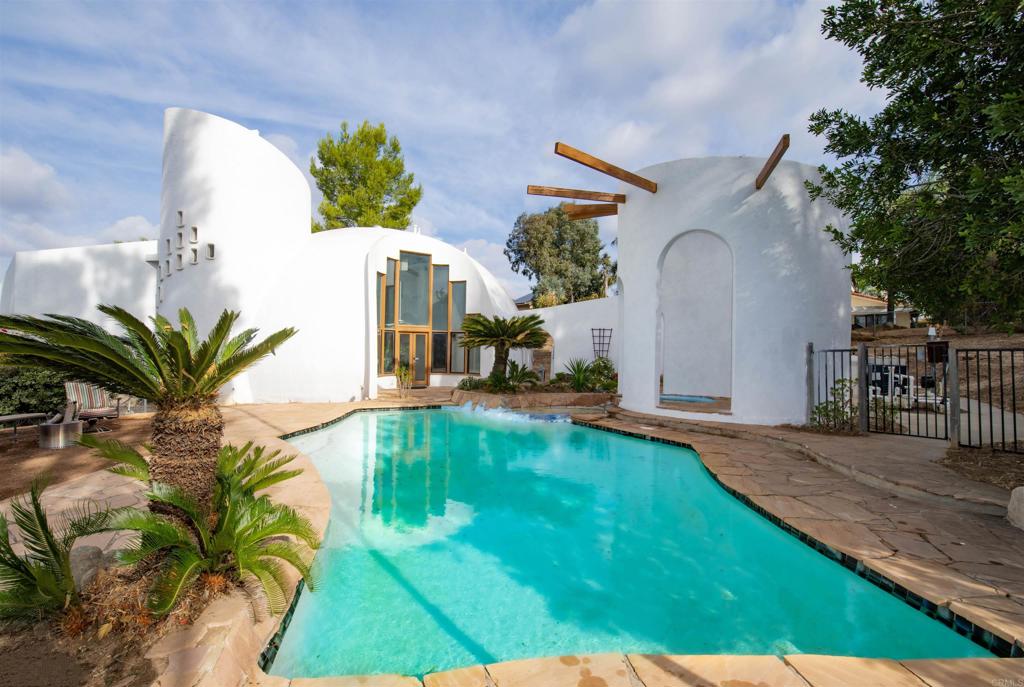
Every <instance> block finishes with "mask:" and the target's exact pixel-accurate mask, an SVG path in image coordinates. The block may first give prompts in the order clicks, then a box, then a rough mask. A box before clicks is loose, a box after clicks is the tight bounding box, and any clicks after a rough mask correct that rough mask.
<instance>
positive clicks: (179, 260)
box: [174, 253, 185, 270]
mask: <svg viewBox="0 0 1024 687" xmlns="http://www.w3.org/2000/svg"><path fill="white" fill-rule="evenodd" d="M174 257H175V265H176V266H177V268H178V269H179V270H180V269H182V268H184V267H185V261H184V260H183V259H182V257H181V253H178V254H177V255H175V256H174Z"/></svg>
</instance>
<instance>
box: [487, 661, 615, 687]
mask: <svg viewBox="0 0 1024 687" xmlns="http://www.w3.org/2000/svg"><path fill="white" fill-rule="evenodd" d="M487 673H488V674H489V675H490V676H491V679H492V680H493V682H494V685H495V687H533V686H534V685H544V686H545V687H634V685H633V684H632V683H631V682H630V676H629V669H628V667H627V663H626V658H625V656H623V655H622V654H595V655H591V656H557V657H552V658H528V659H525V660H522V661H506V662H504V663H493V664H490V665H488V666H487Z"/></svg>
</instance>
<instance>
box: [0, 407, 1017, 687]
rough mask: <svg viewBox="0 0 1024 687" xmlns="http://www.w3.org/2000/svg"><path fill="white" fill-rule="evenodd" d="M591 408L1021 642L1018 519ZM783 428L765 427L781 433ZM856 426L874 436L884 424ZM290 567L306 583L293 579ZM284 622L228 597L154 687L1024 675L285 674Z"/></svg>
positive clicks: (722, 671) (938, 679)
mask: <svg viewBox="0 0 1024 687" xmlns="http://www.w3.org/2000/svg"><path fill="white" fill-rule="evenodd" d="M437 400H440V399H434V398H430V399H420V398H415V397H414V398H410V399H408V400H405V401H398V400H391V399H384V400H378V401H374V402H359V403H331V404H279V405H256V406H227V407H224V408H223V413H224V418H225V438H226V440H227V441H230V442H234V443H242V442H244V441H247V440H250V439H251V440H254V441H255V442H256V443H258V444H265V445H267V446H268V447H271V448H280V449H282V450H283V451H286V452H289V453H297V451H296V450H295V448H294V447H293V446H291V445H290V444H288V443H287V442H286V441H284V440H282V439H280V438H279V437H281V436H282V435H287V434H290V433H294V432H297V431H300V430H303V429H307V428H310V427H317V426H320V425H322V424H325V423H328V422H330V421H332V420H335V419H337V418H339V417H342V416H345V415H347V414H349V413H351V412H355V411H358V410H364V409H378V408H380V409H385V408H399V407H415V406H422V405H424V404H431V405H432V404H434V403H435V402H436V401H437ZM578 417H579V418H580V419H581V420H584V421H586V422H589V423H592V424H595V425H598V426H600V427H601V428H603V429H609V430H613V431H622V432H624V433H630V434H642V435H645V436H648V437H650V438H653V439H656V440H657V439H660V440H666V441H670V442H676V443H684V444H689V445H691V446H693V447H694V448H695V449H696V450H697V451H698V453H699V454H700V456H701V459H702V461H703V462H704V464H705V465H706V466H707V468H708V469H709V470H710V471H711V472H712V473H713V474H715V475H716V477H717V479H719V481H720V482H721V483H722V484H723V485H725V486H726V487H727V488H729V489H732V490H734V491H735V492H736V493H737V494H740V495H743V496H745V497H746V498H748V499H749V500H750V501H751V502H752V503H753V504H755V505H756V506H757V507H759V508H761V509H763V510H764V511H765V512H766V513H770V514H772V515H773V516H776V517H777V518H779V519H780V520H781V521H782V522H784V523H785V524H787V525H788V526H790V527H792V528H794V529H796V530H799V531H800V532H804V533H805V534H807V535H810V536H811V537H814V538H815V539H817V540H819V541H820V542H823V543H825V544H826V545H828V546H829V547H831V548H833V549H835V550H836V551H841V552H843V553H844V554H848V555H850V556H853V557H855V558H856V559H858V560H860V561H862V562H864V564H865V565H866V566H868V567H869V568H870V569H871V570H874V571H877V573H879V574H881V575H883V576H885V577H886V578H888V579H891V580H895V581H896V582H898V583H899V584H900V585H902V586H903V587H905V588H906V589H908V590H910V591H912V592H914V593H915V594H917V595H919V596H920V597H922V598H923V599H927V600H928V601H930V602H931V603H934V604H935V605H936V607H937V608H938V609H940V610H939V613H948V614H949V615H950V616H953V617H961V618H966V619H969V620H970V621H971V622H972V623H975V624H976V625H977V626H979V627H981V628H984V629H985V630H987V631H989V632H991V633H993V634H994V635H996V636H998V637H1001V638H1003V639H1004V640H1006V641H1008V642H1010V644H1011V645H1015V646H1016V647H1017V649H1015V651H1017V652H1020V651H1021V648H1022V647H1024V536H1021V532H1020V530H1017V529H1015V528H1013V527H1012V526H1011V525H1010V524H1009V523H1008V522H1007V521H1006V520H1005V518H1002V517H1000V516H999V515H996V514H986V513H983V512H977V511H976V510H973V509H971V508H964V507H960V506H962V505H963V504H960V503H959V502H958V501H957V499H955V498H949V499H946V500H941V501H940V500H927V499H917V498H911V497H909V496H904V495H899V494H894V493H892V491H889V490H885V489H880V488H878V487H875V486H870V485H867V484H864V483H863V482H862V481H858V480H856V479H854V478H853V477H851V476H850V475H848V474H844V473H843V472H838V471H836V470H834V469H832V468H830V467H826V466H825V465H822V464H821V463H820V462H818V461H816V460H814V459H812V458H810V457H808V455H807V454H806V453H804V452H801V451H799V450H796V449H793V448H788V447H786V446H785V445H784V444H780V443H779V442H778V440H777V439H776V438H773V437H772V436H768V437H760V438H758V437H743V438H741V437H738V436H722V435H720V434H709V433H707V432H706V431H699V432H698V431H683V430H680V429H675V428H670V427H662V426H655V425H650V424H646V423H645V422H643V421H642V420H643V418H639V419H637V418H628V419H627V418H623V417H621V416H620V417H619V418H613V417H608V416H607V415H606V414H605V413H603V412H602V413H595V414H590V415H583V414H580V415H579V416H578ZM709 427H710V428H711V429H712V430H714V429H715V428H714V426H710V425H709ZM777 429H778V428H764V430H765V431H766V432H767V433H769V434H771V432H773V431H775V430H777ZM794 431H795V430H794ZM803 434H805V433H803ZM807 436H809V437H810V438H811V439H812V440H813V441H814V442H818V441H819V437H818V436H817V435H807ZM826 439H833V437H827V438H826ZM843 439H844V441H842V442H831V441H824V440H822V442H823V443H822V444H821V446H816V449H815V450H825V451H827V448H828V446H829V445H834V446H842V447H843V449H842V450H843V451H844V452H849V451H854V452H856V450H857V449H856V446H858V444H856V443H855V442H854V443H851V442H848V441H845V440H846V439H847V438H846V437H844V438H843ZM849 439H851V440H855V439H861V440H865V441H866V440H872V441H874V440H875V437H868V438H863V437H860V438H857V437H851V438H849ZM881 439H883V440H885V439H893V440H897V439H899V438H898V437H892V438H889V437H881ZM936 443H938V442H936ZM882 446H888V447H889V449H885V450H890V449H892V450H895V451H900V450H901V449H900V444H899V442H892V443H890V444H882ZM860 450H862V451H863V452H865V453H866V454H868V455H872V456H873V455H876V453H877V452H878V450H879V449H878V447H877V446H876V445H874V444H871V445H868V444H863V445H861V449H860ZM883 452H884V451H883ZM296 463H297V467H301V468H303V469H304V470H305V472H304V473H303V475H301V476H300V477H298V478H296V479H294V480H290V481H288V482H284V483H282V484H279V485H276V486H275V487H274V488H273V489H272V490H271V493H272V496H273V497H274V498H276V499H279V500H280V501H282V502H285V503H288V504H290V505H293V506H294V507H296V508H298V509H299V510H300V511H301V512H303V513H304V514H305V515H307V516H308V517H310V518H311V519H312V520H313V522H314V525H315V526H316V527H317V528H318V529H319V531H320V532H321V533H322V532H323V529H324V527H325V526H326V524H327V519H328V516H329V508H330V499H329V495H328V493H327V490H326V488H325V487H324V485H323V484H322V482H321V481H320V479H319V475H318V473H317V471H316V469H315V467H313V464H312V461H311V459H310V458H309V457H308V456H305V455H303V454H301V453H300V454H299V456H298V458H297V460H296ZM926 467H927V466H925V465H923V464H922V467H921V473H922V480H923V481H929V480H928V473H927V469H926ZM936 467H937V466H936ZM972 484H973V483H972ZM979 486H984V485H979ZM983 491H984V490H983ZM46 496H47V499H46V501H47V502H48V504H49V505H50V507H51V508H56V509H60V505H61V504H62V503H68V504H70V503H71V502H73V501H74V500H77V499H81V498H93V499H97V500H104V499H108V498H109V500H111V501H117V502H118V504H119V505H127V504H129V503H139V504H141V503H142V502H143V499H142V489H141V485H138V484H137V483H133V482H132V481H131V480H127V479H126V478H122V477H118V476H116V475H111V474H109V473H106V472H102V471H101V472H97V473H93V474H91V475H88V476H85V477H82V478H79V479H77V480H73V481H70V482H66V483H63V484H58V485H54V486H53V487H51V488H50V489H49V490H47V494H46ZM7 507H8V503H7V502H2V503H0V509H4V510H6V508H7ZM120 536H123V535H104V538H103V539H102V541H101V540H99V539H97V540H92V541H87V542H84V543H87V544H92V545H96V546H99V547H100V548H101V549H104V550H107V551H109V550H112V549H115V548H117V547H118V546H119V545H121V543H122V542H121V541H120V540H119V537H120ZM292 580H293V583H294V584H297V582H298V580H297V579H295V578H294V576H293V578H292ZM292 593H294V592H292ZM279 624H280V618H279V617H278V618H268V617H262V618H258V619H256V620H254V619H253V617H252V611H251V608H250V604H249V603H248V601H247V600H246V599H245V598H244V597H243V596H242V595H240V594H236V595H231V596H227V597H222V598H220V599H218V600H216V601H215V602H214V603H213V604H211V606H210V607H209V608H208V609H207V610H206V611H205V612H204V613H203V614H202V616H201V617H200V618H199V620H198V621H197V622H196V623H195V624H194V625H193V626H191V627H188V628H185V629H183V630H180V631H176V632H173V633H171V634H168V635H167V636H166V637H164V638H163V639H161V640H160V641H159V642H158V643H157V644H156V645H154V646H153V647H152V648H151V650H150V652H149V654H148V656H149V657H150V658H151V659H152V660H153V661H154V664H155V667H156V668H157V672H158V674H159V675H160V677H159V678H158V680H157V682H156V683H155V684H157V685H160V686H161V687H170V686H171V685H174V686H176V687H185V686H188V687H196V686H198V685H203V686H206V687H212V686H214V685H216V686H218V687H220V686H223V685H245V684H257V685H265V686H267V687H286V686H288V685H291V687H342V686H346V685H365V686H367V687H373V686H377V687H385V686H388V687H390V686H392V685H393V686H398V685H420V684H423V685H425V686H426V687H449V686H451V687H456V686H458V687H468V686H472V685H480V686H481V687H513V686H516V687H519V686H522V687H528V686H529V687H533V686H537V687H541V686H543V687H558V686H560V685H567V686H568V685H572V686H573V687H602V686H608V687H611V686H612V685H630V687H655V686H656V685H657V686H662V685H664V686H666V687H668V686H672V687H675V686H677V685H678V686H681V685H715V684H721V685H726V684H732V685H741V684H744V683H748V684H753V685H760V684H763V685H765V686H766V687H767V686H771V685H803V686H806V685H811V686H812V687H826V686H831V685H879V686H881V687H885V686H887V685H893V686H896V685H908V686H912V687H923V686H925V685H930V686H931V687H940V686H943V687H944V686H945V685H950V686H952V685H958V686H959V685H971V684H979V685H990V686H991V685H995V686H996V687H1020V686H1021V685H1024V660H1020V659H996V658H993V659H960V660H927V661H921V660H919V661H905V662H897V661H879V660H870V659H857V658H843V657H816V656H786V657H781V658H779V657H773V656H767V657H746V656H706V657H702V656H682V657H673V656H660V657H639V656H633V655H630V656H627V657H623V656H622V655H619V654H602V655H598V656H580V657H555V658H544V659H529V660H526V661H512V662H507V663H501V664H494V665H489V666H477V667H473V668H467V669H463V670H459V671H448V672H446V673H436V674H432V675H427V676H425V677H424V678H423V680H420V679H418V678H411V677H402V676H386V675H379V676H349V677H332V678H314V679H299V678H297V679H294V680H288V679H285V678H278V677H273V676H267V675H265V674H264V673H263V672H262V671H261V670H259V668H258V667H257V665H256V664H257V661H258V658H259V655H260V652H261V651H262V650H263V648H264V647H265V646H266V643H267V641H269V639H270V638H271V637H272V636H273V635H274V633H275V632H276V630H277V628H278V625H279ZM619 671H622V672H621V674H620V672H619Z"/></svg>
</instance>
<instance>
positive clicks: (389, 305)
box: [384, 258, 398, 329]
mask: <svg viewBox="0 0 1024 687" xmlns="http://www.w3.org/2000/svg"><path fill="white" fill-rule="evenodd" d="M397 271H398V261H397V260H393V259H391V258H388V273H387V282H386V283H385V289H384V326H385V327H387V328H388V329H391V328H392V327H394V326H395V276H396V274H397Z"/></svg>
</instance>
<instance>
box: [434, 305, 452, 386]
mask: <svg viewBox="0 0 1024 687" xmlns="http://www.w3.org/2000/svg"><path fill="white" fill-rule="evenodd" d="M447 305H448V303H447V301H446V302H445V306H446V307H447ZM430 371H431V372H447V371H448V332H434V333H433V334H432V335H431V337H430Z"/></svg>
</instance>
